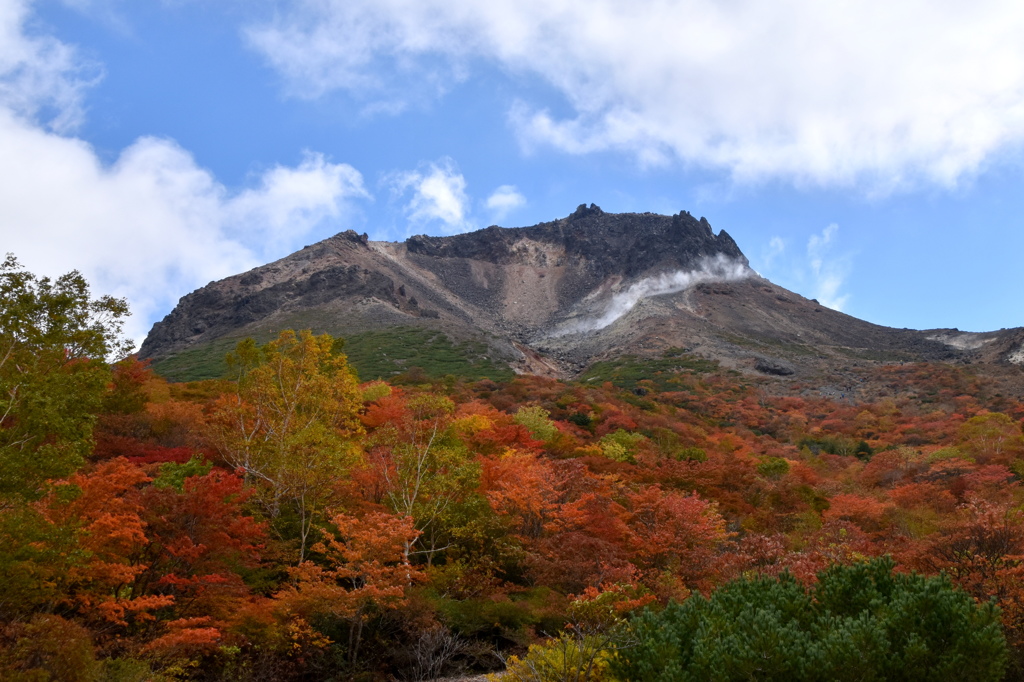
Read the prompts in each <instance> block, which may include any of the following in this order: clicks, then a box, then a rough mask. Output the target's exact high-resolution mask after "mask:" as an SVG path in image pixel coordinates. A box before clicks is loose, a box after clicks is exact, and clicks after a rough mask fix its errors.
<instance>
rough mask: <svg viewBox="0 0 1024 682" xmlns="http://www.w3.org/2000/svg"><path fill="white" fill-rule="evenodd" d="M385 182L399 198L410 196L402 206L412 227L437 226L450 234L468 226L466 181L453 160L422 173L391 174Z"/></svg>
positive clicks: (443, 160) (426, 169)
mask: <svg viewBox="0 0 1024 682" xmlns="http://www.w3.org/2000/svg"><path fill="white" fill-rule="evenodd" d="M386 181H387V182H389V184H391V186H392V189H393V190H394V191H395V193H396V194H397V195H398V196H403V197H404V196H405V195H407V194H409V193H410V192H411V193H412V197H411V198H410V199H409V201H408V203H407V204H406V205H405V213H406V215H407V216H408V218H409V222H410V224H411V225H413V226H417V227H419V226H423V225H425V224H439V226H440V227H441V229H442V230H444V231H445V232H448V233H449V234H453V233H455V232H462V231H464V230H466V229H468V228H469V227H470V225H469V222H468V221H467V217H466V214H467V212H468V205H469V198H468V197H467V196H466V179H465V178H464V177H463V176H462V174H461V173H460V172H459V170H458V168H457V167H456V166H455V162H454V161H453V160H451V159H449V158H445V159H442V160H441V161H439V162H437V163H431V164H428V165H427V166H426V167H425V168H424V169H422V170H417V171H403V172H399V173H393V174H392V175H390V176H388V177H387V178H386Z"/></svg>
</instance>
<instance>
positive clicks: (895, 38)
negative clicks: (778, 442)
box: [0, 0, 1024, 340]
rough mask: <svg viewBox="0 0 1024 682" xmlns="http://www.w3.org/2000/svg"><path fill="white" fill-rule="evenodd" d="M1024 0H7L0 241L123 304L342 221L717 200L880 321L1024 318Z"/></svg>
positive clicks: (447, 228) (249, 261)
mask: <svg viewBox="0 0 1024 682" xmlns="http://www.w3.org/2000/svg"><path fill="white" fill-rule="evenodd" d="M1021 35H1024V6H1022V5H1021V4H1020V3H1019V2H1017V1H1016V0H1015V1H1013V2H997V1H980V2H975V3H971V4H970V6H968V4H967V3H963V2H953V1H940V2H924V1H923V0H921V1H917V0H903V1H901V2H893V1H892V0H890V1H889V2H857V3H854V2H834V3H821V2H818V1H817V0H785V1H784V2H777V1H773V2H766V1H758V0H731V1H730V2H710V1H707V0H677V1H674V2H673V1H670V0H649V1H646V2H636V1H634V2H629V3H627V2H614V1H611V0H586V1H584V0H489V1H488V2H482V1H481V0H295V1H293V2H285V1H283V0H281V1H277V2H274V1H271V0H247V1H242V0H205V1H203V2H200V1H199V0H163V1H162V2H161V1H156V0H154V1H152V2H129V1H128V0H37V1H36V2H32V1H30V0H0V251H12V252H14V253H15V254H16V255H17V256H18V257H19V259H20V260H21V261H22V262H23V263H24V264H25V265H26V266H28V267H29V268H30V269H32V270H33V271H36V272H38V273H41V274H49V275H57V274H60V273H62V272H66V271H68V270H70V269H78V270H80V271H82V272H83V274H85V275H86V276H87V277H88V278H89V280H90V281H91V282H92V283H93V285H94V289H95V290H96V291H97V292H100V293H112V294H116V295H119V296H126V297H127V298H128V299H129V301H130V302H131V304H132V308H133V310H134V312H135V315H134V317H133V320H132V322H131V323H130V325H129V333H130V334H131V335H132V336H133V337H134V338H136V339H138V340H141V338H142V337H143V336H144V335H145V333H146V331H148V329H149V327H150V326H151V325H152V323H153V322H154V321H156V320H158V319H160V318H161V317H163V315H165V314H166V313H167V312H169V311H170V309H171V308H172V307H173V306H174V304H175V303H176V302H177V300H178V298H180V297H181V296H183V295H185V294H186V293H188V292H189V291H192V290H193V289H195V288H197V287H199V286H202V285H204V284H206V283H207V282H209V281H211V280H214V279H218V278H221V277H224V276H227V275H230V274H234V273H236V272H240V271H243V270H245V269H248V268H250V267H253V266H255V265H258V264H261V263H264V262H267V261H269V260H273V259H275V258H279V257H281V256H284V255H286V254H288V253H290V252H291V251H293V250H295V249H297V248H299V247H301V246H303V245H305V244H309V243H312V242H315V241H317V240H319V239H322V238H324V237H327V236H329V235H331V234H334V233H335V232H338V231H340V230H344V229H349V228H351V229H355V230H357V231H359V232H368V233H369V234H370V237H371V238H373V239H387V240H400V239H404V238H405V237H407V236H409V235H411V234H419V233H426V234H454V233H458V232H464V231H467V230H472V229H477V228H481V227H486V226H487V225H490V224H500V225H504V226H510V227H512V226H521V225H531V224H534V223H537V222H540V221H544V220H551V219H555V218H558V217H562V216H565V215H567V214H569V213H570V212H572V211H573V210H574V209H575V207H576V206H577V205H578V204H580V203H591V202H593V203H597V204H599V205H600V206H601V207H602V208H603V209H604V210H606V211H612V212H621V211H653V212H658V213H674V212H677V211H679V210H681V209H685V210H688V211H690V212H691V213H693V214H694V215H696V216H701V215H703V216H706V217H707V218H708V220H709V221H710V222H711V224H712V226H713V227H714V228H715V229H725V230H727V231H728V232H729V233H730V234H731V235H732V236H733V237H734V238H735V239H736V241H737V242H738V243H739V245H740V248H741V249H742V250H743V251H744V253H746V254H747V256H748V258H749V259H750V261H751V264H752V265H753V267H754V268H755V269H756V270H758V271H759V272H760V273H761V274H763V275H765V276H766V277H768V278H769V279H771V280H773V281H775V282H777V283H779V284H781V285H783V286H786V287H789V288H791V289H793V290H795V291H798V292H799V293H801V294H804V295H805V296H808V297H814V298H818V299H819V300H821V301H822V302H823V303H826V304H828V305H831V306H832V307H836V308H839V309H842V310H843V311H844V312H848V313H850V314H852V315H855V316H857V317H861V318H864V319H867V320H870V321H872V322H876V323H880V324H886V325H890V326H897V327H912V328H934V327H959V328H960V329H965V330H971V331H984V330H989V329H997V328H1000V327H1013V326H1021V325H1024V304H1022V302H1021V293H1022V287H1021V272H1022V271H1021V268H1020V265H1019V263H1020V258H1021V254H1022V253H1024V230H1022V217H1021V216H1022V215H1024V192H1022V191H1021V186H1022V182H1024V167H1022V146H1021V143H1022V140H1024V41H1021V40H1020V36H1021Z"/></svg>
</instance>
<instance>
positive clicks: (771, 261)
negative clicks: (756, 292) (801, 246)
mask: <svg viewBox="0 0 1024 682" xmlns="http://www.w3.org/2000/svg"><path fill="white" fill-rule="evenodd" d="M785 251H786V242H785V240H784V239H783V238H782V237H779V236H775V237H772V238H771V239H770V240H768V245H767V246H766V247H765V248H763V249H761V267H762V268H764V269H765V271H768V270H771V268H772V266H773V265H775V261H776V260H777V259H778V258H779V257H780V256H781V255H782V254H783V253H785Z"/></svg>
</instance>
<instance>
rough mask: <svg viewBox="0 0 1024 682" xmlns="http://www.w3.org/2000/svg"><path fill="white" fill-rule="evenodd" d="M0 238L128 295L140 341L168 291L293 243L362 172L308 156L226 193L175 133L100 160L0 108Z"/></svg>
mask: <svg viewBox="0 0 1024 682" xmlns="http://www.w3.org/2000/svg"><path fill="white" fill-rule="evenodd" d="M0 148H2V149H3V150H4V153H3V154H0V211H2V214H3V216H4V218H3V224H2V226H0V231H2V233H3V238H2V242H3V249H4V250H5V251H12V252H13V253H15V254H16V255H17V256H18V257H19V259H20V260H21V261H22V262H23V263H24V264H25V265H26V266H27V267H29V269H31V270H33V271H36V272H40V273H44V274H49V275H57V274H61V273H63V272H66V271H69V270H72V269H77V270H80V271H81V272H82V273H83V274H84V275H85V276H86V278H87V279H88V280H89V281H90V282H91V283H92V284H93V288H94V290H95V291H97V292H102V293H111V294H115V295H117V296H125V297H127V298H128V299H129V302H130V303H131V306H132V310H133V317H132V320H131V321H130V324H129V325H128V327H129V333H130V335H131V336H133V337H134V338H136V339H137V340H141V338H142V337H144V336H145V334H146V332H148V331H149V326H150V325H151V324H152V322H154V321H155V320H156V319H158V318H159V317H161V316H162V315H163V314H165V313H166V312H168V311H169V310H170V308H171V306H172V305H173V304H174V302H175V301H176V299H177V298H178V297H179V296H181V295H183V294H185V293H187V292H189V291H191V290H192V289H195V288H196V287H198V286H201V285H203V284H206V282H208V281H210V280H214V279H219V278H221V277H225V276H227V275H231V274H235V273H237V272H242V271H244V270H246V269H248V268H251V267H254V266H255V265H258V264H260V263H261V262H266V261H267V260H269V259H272V258H277V257H280V256H283V255H285V254H286V253H288V251H289V250H291V249H293V248H295V247H296V246H299V245H301V241H300V240H301V239H302V238H303V237H305V236H306V235H308V234H309V233H310V232H311V231H312V230H313V229H314V228H315V227H317V226H318V225H321V223H322V222H323V221H325V220H327V221H331V222H337V223H343V222H344V220H345V216H346V213H347V210H346V201H348V200H349V199H354V198H359V197H363V196H366V193H365V190H364V189H363V188H362V181H361V178H360V176H359V174H358V173H357V172H356V171H355V170H354V169H352V168H351V167H349V166H346V165H344V164H331V163H327V162H326V161H324V160H323V159H322V158H321V157H318V156H310V157H309V158H307V159H306V161H305V162H303V163H302V164H301V165H300V166H299V167H298V168H281V167H278V168H274V169H271V170H270V171H267V172H266V173H264V174H263V176H262V177H261V178H260V180H259V182H258V183H257V186H256V187H255V188H253V189H248V190H245V191H243V192H241V193H238V194H234V195H232V194H231V193H229V192H228V191H227V189H226V188H225V187H224V186H223V185H222V184H220V183H219V182H218V181H217V180H216V178H214V177H213V175H212V174H211V173H210V172H209V171H207V170H205V169H203V168H201V167H199V166H198V165H197V164H196V162H195V160H194V159H193V158H192V157H191V155H190V154H189V153H188V152H186V151H185V150H184V149H182V148H181V147H179V146H177V145H176V144H175V143H174V142H172V141H169V140H162V139H156V138H142V139H139V140H138V141H136V142H135V143H134V144H132V145H131V146H130V147H128V148H127V149H125V150H124V151H123V152H122V153H121V155H120V157H119V158H118V160H117V161H116V162H115V163H114V164H113V165H111V166H109V167H107V166H104V165H103V164H102V163H101V162H100V161H99V160H98V159H97V157H96V154H95V152H94V151H93V150H92V148H91V147H89V145H87V144H86V143H84V142H82V141H81V140H77V139H74V138H69V137H63V136H60V135H57V134H55V133H52V132H47V131H44V130H42V129H40V128H38V127H36V126H33V125H32V124H30V123H28V122H26V121H25V120H23V119H20V118H18V117H16V116H13V115H12V114H11V113H10V112H9V111H3V110H0Z"/></svg>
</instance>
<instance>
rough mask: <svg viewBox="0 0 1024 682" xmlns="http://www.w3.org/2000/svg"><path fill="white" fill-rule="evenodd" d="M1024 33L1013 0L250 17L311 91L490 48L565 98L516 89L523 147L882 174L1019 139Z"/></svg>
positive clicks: (505, 3)
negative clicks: (536, 96)
mask: <svg viewBox="0 0 1024 682" xmlns="http://www.w3.org/2000/svg"><path fill="white" fill-rule="evenodd" d="M1022 33H1024V5H1022V4H1021V3H1019V2H1017V1H1016V0H977V1H976V2H972V3H963V2H954V1H952V0H943V1H941V2H928V1H926V0H902V1H901V2H880V1H876V2H861V3H856V2H845V3H821V2H817V1H816V0H785V1H784V2H774V3H768V2H761V1H759V0H737V1H735V2H724V3H723V2H709V1H708V0H677V1H675V2H663V1H661V0H643V1H641V2H635V3H624V2H615V1H614V0H598V1H596V2H594V1H592V0H556V1H554V2H552V1H551V0H491V1H490V2H486V3H485V2H479V1H478V0H296V1H295V2H294V3H292V4H291V6H290V7H288V8H287V9H286V10H285V11H283V12H281V13H278V14H276V15H275V16H274V18H273V19H272V20H269V21H267V22H265V23H262V24H260V25H254V26H251V27H250V28H249V29H248V31H247V35H248V37H249V39H250V41H251V44H252V45H254V46H255V47H256V48H257V49H258V50H260V51H261V52H262V53H263V54H264V55H265V56H266V58H267V60H268V61H269V62H270V63H271V64H272V65H273V66H274V67H275V68H276V69H277V70H278V71H279V72H280V73H281V74H283V75H284V76H285V78H286V80H287V81H288V82H289V83H290V84H291V85H292V87H293V88H294V89H296V90H298V91H303V92H305V93H306V94H309V95H312V96H315V95H316V94H319V93H322V92H326V91H328V90H331V89H336V88H344V89H348V90H350V91H352V92H357V93H361V94H363V95H367V94H368V95H370V96H372V95H373V93H374V92H383V91H387V90H389V89H390V91H392V92H393V91H397V90H400V89H401V88H402V87H406V86H407V87H410V88H412V87H413V86H416V84H417V83H428V84H430V86H429V87H430V88H432V89H434V90H436V91H437V92H443V91H444V89H445V88H446V87H450V86H451V85H452V84H454V83H456V82H458V80H459V79H461V78H465V77H466V74H467V73H472V69H473V67H474V65H475V64H476V63H477V62H478V61H480V62H484V63H487V64H498V65H500V66H501V67H503V68H505V69H506V70H508V71H509V72H512V73H515V74H517V75H531V76H534V77H537V78H540V79H542V80H543V81H545V82H546V83H547V84H548V85H550V86H552V87H553V88H554V89H555V90H556V91H557V92H560V93H561V95H562V96H563V97H564V103H567V104H568V105H569V107H570V113H569V114H568V115H562V114H556V113H553V112H552V111H551V110H550V109H549V108H547V107H546V106H545V103H540V102H530V101H522V102H520V103H519V104H518V105H517V106H516V107H514V108H513V110H512V111H511V112H510V116H511V120H512V121H513V123H514V125H515V126H516V128H517V130H518V132H519V135H520V136H521V139H522V140H523V142H524V144H526V145H549V146H553V147H555V148H558V149H562V150H564V151H566V152H569V153H587V152H593V151H602V150H619V151H623V152H627V153H629V154H632V155H635V156H636V158H638V159H639V160H640V161H641V162H642V163H647V164H652V163H665V162H667V161H673V160H677V161H682V162H685V163H691V164H698V165H702V166H706V167H711V168H715V169H720V170H724V171H726V172H728V173H729V174H731V175H732V177H734V178H735V179H737V180H739V181H759V180H763V179H767V178H784V179H788V180H791V181H795V182H798V183H810V184H820V185H851V184H861V185H864V186H866V187H869V188H870V189H871V190H872V191H883V192H884V191H890V190H892V189H895V188H900V187H905V186H911V185H913V184H915V183H918V182H921V181H927V182H936V183H940V184H946V185H949V184H953V183H956V182H957V181H958V180H959V179H960V178H962V177H963V176H964V175H965V174H967V175H969V174H971V173H972V172H974V171H976V170H977V169H978V168H979V167H980V166H981V164H983V163H984V162H985V161H986V160H987V159H989V158H990V157H992V156H993V155H994V154H996V153H998V152H999V151H1001V150H1003V149H1006V148H1007V147H1010V146H1014V145H1018V144H1019V143H1020V142H1021V141H1022V140H1024V41H1021V40H1020V38H1019V37H1020V35H1021V34H1022ZM560 106H561V103H560Z"/></svg>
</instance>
